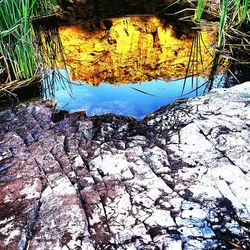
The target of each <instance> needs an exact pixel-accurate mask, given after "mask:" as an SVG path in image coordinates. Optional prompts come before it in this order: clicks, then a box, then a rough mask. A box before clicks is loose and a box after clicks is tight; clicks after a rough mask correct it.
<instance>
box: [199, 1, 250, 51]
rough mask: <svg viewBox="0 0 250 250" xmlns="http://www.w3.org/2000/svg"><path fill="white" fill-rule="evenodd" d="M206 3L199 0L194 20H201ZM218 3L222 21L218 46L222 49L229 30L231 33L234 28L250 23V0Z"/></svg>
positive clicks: (219, 15)
mask: <svg viewBox="0 0 250 250" xmlns="http://www.w3.org/2000/svg"><path fill="white" fill-rule="evenodd" d="M206 4H207V1H206V0H198V2H197V5H196V9H195V14H194V21H200V19H201V17H202V13H203V12H204V9H205V7H206ZM218 5H219V6H218V8H217V9H218V17H219V18H220V22H219V30H218V43H217V47H218V48H219V49H221V48H222V47H223V44H224V43H225V35H226V33H227V32H228V33H230V30H232V29H235V30H238V29H241V27H242V26H244V25H246V24H248V23H250V13H249V12H250V10H249V0H221V1H220V3H219V4H218ZM229 35H230V34H229Z"/></svg>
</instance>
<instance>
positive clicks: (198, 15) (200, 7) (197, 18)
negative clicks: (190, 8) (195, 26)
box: [194, 0, 207, 21]
mask: <svg viewBox="0 0 250 250" xmlns="http://www.w3.org/2000/svg"><path fill="white" fill-rule="evenodd" d="M206 3H207V0H198V3H197V7H196V9H195V14H194V21H200V19H201V16H202V13H203V11H204V9H205V6H206Z"/></svg>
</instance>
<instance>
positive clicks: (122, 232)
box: [0, 82, 250, 250]
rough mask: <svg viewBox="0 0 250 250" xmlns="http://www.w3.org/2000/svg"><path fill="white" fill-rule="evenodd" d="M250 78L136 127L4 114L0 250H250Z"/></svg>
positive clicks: (0, 126)
mask: <svg viewBox="0 0 250 250" xmlns="http://www.w3.org/2000/svg"><path fill="white" fill-rule="evenodd" d="M249 93H250V82H247V83H244V84H241V85H238V86H235V87H233V88H230V89H217V90H213V91H212V92H210V93H209V94H206V95H205V96H201V97H197V98H194V99H188V100H181V101H178V102H175V103H173V104H171V105H168V106H165V107H162V108H161V109H159V110H158V111H156V112H154V113H152V114H149V115H148V116H146V117H145V119H144V120H142V121H137V120H135V119H133V118H130V117H123V116H117V115H113V114H107V115H103V116H96V117H87V116H86V114H85V113H84V112H77V113H71V114H69V113H67V112H64V111H59V110H55V109H54V108H53V105H52V104H51V103H48V102H46V103H42V102H33V103H26V104H21V105H19V106H17V107H14V108H2V109H1V110H0V188H1V191H0V249H6V250H7V249H8V250H12V249H20V250H21V249H41V250H43V249H46V250H47V249H48V250H49V249H51V250H52V249H53V250H54V249H84V250H92V249H110V250H111V249H129V250H134V249H140V250H143V249H145V250H150V249H152V250H156V249H166V250H181V249H187V250H198V249H250V240H249V238H250V229H249V228H250V94H249Z"/></svg>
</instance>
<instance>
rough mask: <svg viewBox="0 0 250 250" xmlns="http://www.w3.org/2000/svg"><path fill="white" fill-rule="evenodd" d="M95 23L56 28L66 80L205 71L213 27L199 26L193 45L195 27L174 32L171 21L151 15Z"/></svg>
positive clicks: (119, 80)
mask: <svg viewBox="0 0 250 250" xmlns="http://www.w3.org/2000/svg"><path fill="white" fill-rule="evenodd" d="M100 27H101V29H100V30H98V31H94V32H87V31H84V30H83V29H81V27H80V26H79V27H78V26H63V27H61V28H60V30H59V32H60V37H61V41H62V45H63V47H64V56H65V58H64V59H65V62H66V64H67V67H68V68H69V70H70V74H71V77H72V80H80V81H82V82H87V83H90V84H92V85H94V86H98V85H99V84H100V83H101V82H106V83H111V84H123V83H136V82H145V81H150V80H152V79H154V78H162V79H166V80H172V79H179V78H182V77H185V75H186V74H187V75H194V74H195V75H196V74H199V75H200V76H208V75H209V73H210V67H211V61H212V60H213V58H214V55H215V51H214V43H216V36H215V34H214V32H213V31H210V32H208V31H207V32H205V31H200V33H199V37H200V39H199V41H198V40H197V43H196V47H194V46H192V44H193V41H194V37H195V34H197V33H196V32H190V33H189V34H187V33H186V34H182V35H176V33H175V32H174V30H173V27H172V26H171V25H169V26H165V25H163V24H162V23H161V22H160V20H159V19H158V18H156V17H143V18H142V17H123V18H112V19H108V20H105V21H103V22H101V23H100ZM190 51H192V53H193V54H194V56H193V57H192V59H191V61H192V62H190ZM190 65H192V67H190ZM188 66H189V70H188V72H187V68H188Z"/></svg>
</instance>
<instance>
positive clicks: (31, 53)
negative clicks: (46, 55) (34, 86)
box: [0, 0, 55, 83]
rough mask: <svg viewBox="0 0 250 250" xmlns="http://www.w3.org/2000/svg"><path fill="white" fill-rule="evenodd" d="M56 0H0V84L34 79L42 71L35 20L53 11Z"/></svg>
mask: <svg viewBox="0 0 250 250" xmlns="http://www.w3.org/2000/svg"><path fill="white" fill-rule="evenodd" d="M54 4H55V0H51V1H42V0H0V83H1V82H2V83H3V82H5V83H10V82H15V83H16V82H17V81H20V82H23V80H27V79H30V81H33V80H34V79H35V77H36V76H37V71H38V70H39V67H40V63H39V58H40V56H39V51H38V49H37V46H36V44H35V43H34V37H35V35H34V29H33V24H32V20H33V18H34V17H37V16H39V15H45V14H50V13H53V5H54Z"/></svg>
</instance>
